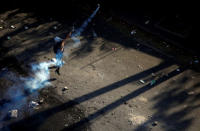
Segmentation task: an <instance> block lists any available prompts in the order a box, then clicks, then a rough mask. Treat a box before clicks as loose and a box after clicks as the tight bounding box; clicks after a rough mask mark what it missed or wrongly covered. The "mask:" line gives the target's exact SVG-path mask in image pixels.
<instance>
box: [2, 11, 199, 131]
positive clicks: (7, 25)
mask: <svg viewBox="0 0 200 131" xmlns="http://www.w3.org/2000/svg"><path fill="white" fill-rule="evenodd" d="M82 13H83V14H84V13H85V12H82ZM91 13H92V12H91V11H90V12H89V13H88V12H86V14H91ZM80 15H81V14H80ZM88 16H89V15H83V17H82V18H81V19H80V21H84V20H85V19H87V17H88ZM0 20H1V21H0V26H2V28H1V29H0V54H1V58H0V90H1V91H0V100H1V101H0V104H1V107H2V108H0V115H2V116H4V115H5V113H7V112H8V111H9V110H11V109H14V108H17V109H18V117H17V118H16V119H6V118H1V117H0V129H1V130H7V129H8V128H10V129H11V130H17V129H18V130H19V129H21V130H67V129H68V130H92V131H121V130H124V131H131V130H138V131H141V130H142V131H143V130H144V131H146V130H152V131H166V130H174V131H177V130H179V131H180V130H188V131H189V130H190V131H199V123H200V117H199V114H200V110H199V106H200V100H199V96H200V88H199V87H200V83H199V81H200V77H199V76H200V74H199V72H198V69H197V68H198V61H196V62H195V59H198V58H197V57H193V56H192V55H190V54H188V53H187V52H186V51H183V50H178V49H177V48H176V47H174V46H173V45H170V44H169V43H166V42H163V41H159V42H158V40H154V39H150V38H151V36H148V35H144V34H145V33H143V32H142V31H141V30H139V29H137V28H136V27H129V26H127V25H125V24H124V23H123V22H121V21H119V20H118V19H117V18H116V19H115V18H113V19H110V20H109V19H108V18H105V17H104V16H103V15H102V14H101V13H97V16H95V18H94V20H93V21H92V22H91V23H90V24H89V26H88V27H87V28H86V29H85V31H84V33H83V34H82V36H81V37H80V40H81V46H80V47H78V48H74V47H73V45H74V42H73V40H68V44H67V45H66V47H65V53H64V59H63V60H64V61H65V64H64V65H63V67H62V68H61V69H60V73H61V74H60V75H58V74H57V73H56V72H55V68H51V69H50V78H51V85H48V86H47V87H44V88H43V89H40V90H38V91H36V92H33V93H32V94H28V95H23V94H19V95H22V96H23V97H20V98H19V99H16V101H15V104H14V105H12V107H9V108H6V109H4V106H5V105H6V104H7V103H9V100H12V99H15V98H13V96H15V95H14V94H16V93H17V91H18V90H19V88H20V90H21V88H22V87H18V86H16V83H19V81H18V80H19V78H20V77H27V76H30V75H31V74H32V73H31V72H30V64H31V63H39V62H44V61H49V60H51V59H52V58H53V57H55V54H54V52H53V44H54V41H53V38H54V37H55V36H60V37H61V38H64V37H65V35H66V34H67V33H68V32H69V31H70V30H71V29H72V26H73V22H72V21H67V20H65V21H60V19H54V18H50V17H48V18H41V17H39V16H38V14H34V13H31V12H26V11H24V10H20V9H16V10H9V11H6V12H2V13H1V14H0ZM76 22H77V21H76ZM80 24H81V22H80ZM80 24H79V22H77V23H75V24H74V26H75V28H78V27H79V26H80ZM11 25H13V26H14V28H12V27H11ZM133 29H135V31H136V34H133V35H131V33H130V32H131V31H132V30H133ZM193 66H194V67H195V68H191V67H193ZM19 84H20V83H19ZM64 87H67V89H66V90H65V91H64V90H63V88H64ZM22 90H23V89H22ZM10 92H12V93H10ZM38 99H43V100H44V102H43V103H42V104H39V106H38V108H32V107H30V105H29V103H30V102H31V101H37V100H38ZM22 103H24V104H22ZM20 104H22V106H20V108H19V105H20Z"/></svg>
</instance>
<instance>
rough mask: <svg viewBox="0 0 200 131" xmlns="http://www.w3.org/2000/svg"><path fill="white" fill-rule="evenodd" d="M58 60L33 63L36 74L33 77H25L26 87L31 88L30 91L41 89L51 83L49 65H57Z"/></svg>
mask: <svg viewBox="0 0 200 131" xmlns="http://www.w3.org/2000/svg"><path fill="white" fill-rule="evenodd" d="M55 64H56V61H48V62H42V63H39V64H33V65H32V71H33V72H34V75H33V76H32V77H28V78H23V79H24V81H25V85H24V86H25V88H26V89H29V91H30V92H33V91H35V90H38V89H41V88H43V87H45V86H47V85H49V84H50V82H49V81H48V80H49V79H50V72H49V67H50V66H52V65H55Z"/></svg>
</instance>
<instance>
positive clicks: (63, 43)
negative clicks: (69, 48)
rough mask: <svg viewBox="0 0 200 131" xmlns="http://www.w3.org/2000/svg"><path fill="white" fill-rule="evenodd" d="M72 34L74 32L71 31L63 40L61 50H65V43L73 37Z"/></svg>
mask: <svg viewBox="0 0 200 131" xmlns="http://www.w3.org/2000/svg"><path fill="white" fill-rule="evenodd" d="M71 34H72V32H69V33H68V34H67V36H66V38H65V39H64V40H63V41H62V44H61V51H64V47H65V43H66V40H67V39H69V38H70V37H71Z"/></svg>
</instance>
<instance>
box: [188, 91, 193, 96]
mask: <svg viewBox="0 0 200 131" xmlns="http://www.w3.org/2000/svg"><path fill="white" fill-rule="evenodd" d="M187 94H188V95H194V94H195V92H194V91H190V92H188V93H187Z"/></svg>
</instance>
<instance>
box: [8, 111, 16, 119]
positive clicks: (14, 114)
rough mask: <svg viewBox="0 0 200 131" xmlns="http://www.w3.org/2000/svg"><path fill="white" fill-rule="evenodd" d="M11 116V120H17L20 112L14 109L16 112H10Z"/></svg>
mask: <svg viewBox="0 0 200 131" xmlns="http://www.w3.org/2000/svg"><path fill="white" fill-rule="evenodd" d="M9 116H10V118H17V117H18V110H17V109H14V110H11V111H9Z"/></svg>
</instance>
